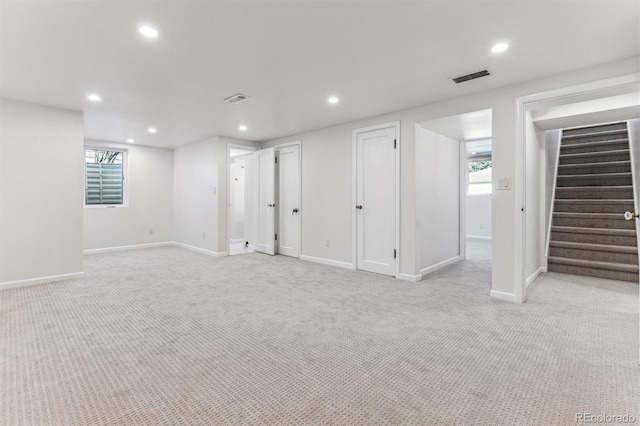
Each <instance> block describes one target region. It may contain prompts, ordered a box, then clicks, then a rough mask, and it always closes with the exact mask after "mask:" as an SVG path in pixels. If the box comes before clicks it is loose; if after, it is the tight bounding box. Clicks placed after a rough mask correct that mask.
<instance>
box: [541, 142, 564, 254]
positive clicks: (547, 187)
mask: <svg viewBox="0 0 640 426" xmlns="http://www.w3.org/2000/svg"><path fill="white" fill-rule="evenodd" d="M561 138H562V130H548V131H546V132H544V146H543V150H544V161H545V173H544V206H545V209H544V220H545V222H544V227H545V231H546V232H545V234H546V235H545V256H546V251H547V250H546V249H547V247H548V246H549V237H550V236H551V234H550V226H551V215H552V214H553V201H554V199H553V197H554V196H555V188H556V176H557V172H558V160H559V159H560V142H561Z"/></svg>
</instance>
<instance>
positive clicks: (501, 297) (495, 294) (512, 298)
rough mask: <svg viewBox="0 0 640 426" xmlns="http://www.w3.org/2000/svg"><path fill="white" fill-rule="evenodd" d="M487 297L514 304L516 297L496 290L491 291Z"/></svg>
mask: <svg viewBox="0 0 640 426" xmlns="http://www.w3.org/2000/svg"><path fill="white" fill-rule="evenodd" d="M489 295H490V296H491V297H493V298H494V299H499V300H506V301H507V302H514V303H515V301H516V295H515V294H513V293H507V292H504V291H498V290H491V291H490V292H489Z"/></svg>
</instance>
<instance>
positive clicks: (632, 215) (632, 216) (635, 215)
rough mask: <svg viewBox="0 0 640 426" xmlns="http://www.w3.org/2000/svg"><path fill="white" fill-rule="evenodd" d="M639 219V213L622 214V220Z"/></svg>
mask: <svg viewBox="0 0 640 426" xmlns="http://www.w3.org/2000/svg"><path fill="white" fill-rule="evenodd" d="M638 218H640V213H631V212H624V220H631V219H638Z"/></svg>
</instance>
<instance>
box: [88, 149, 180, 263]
mask: <svg viewBox="0 0 640 426" xmlns="http://www.w3.org/2000/svg"><path fill="white" fill-rule="evenodd" d="M85 146H91V147H95V148H105V149H108V148H109V147H111V148H115V149H122V150H126V151H127V158H128V161H127V163H128V167H127V170H125V185H126V186H127V190H128V200H129V202H128V205H127V206H123V207H115V208H107V207H103V206H99V207H94V206H91V207H85V209H84V249H85V250H93V249H100V248H108V247H121V246H130V245H137V244H149V243H158V242H165V241H172V240H173V150H170V149H164V148H152V147H147V146H137V145H131V144H129V145H123V144H114V143H110V142H102V141H94V140H87V141H85Z"/></svg>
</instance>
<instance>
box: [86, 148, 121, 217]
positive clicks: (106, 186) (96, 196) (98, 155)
mask: <svg viewBox="0 0 640 426" xmlns="http://www.w3.org/2000/svg"><path fill="white" fill-rule="evenodd" d="M85 154H86V155H85V205H87V206H91V205H107V206H117V205H124V203H125V186H124V165H125V163H126V158H125V155H126V152H124V151H110V150H109V151H108V150H99V149H86V150H85Z"/></svg>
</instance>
